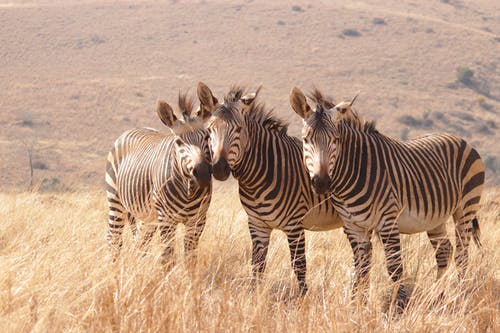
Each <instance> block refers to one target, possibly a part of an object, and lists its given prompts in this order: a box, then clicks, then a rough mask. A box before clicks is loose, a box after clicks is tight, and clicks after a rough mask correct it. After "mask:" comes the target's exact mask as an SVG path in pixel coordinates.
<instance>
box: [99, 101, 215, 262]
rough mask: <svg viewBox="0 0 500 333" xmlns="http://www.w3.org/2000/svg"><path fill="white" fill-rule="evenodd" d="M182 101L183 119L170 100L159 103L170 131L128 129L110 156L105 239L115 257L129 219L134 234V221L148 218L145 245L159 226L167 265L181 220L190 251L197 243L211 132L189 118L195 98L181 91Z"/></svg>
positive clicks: (205, 203)
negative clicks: (174, 109)
mask: <svg viewBox="0 0 500 333" xmlns="http://www.w3.org/2000/svg"><path fill="white" fill-rule="evenodd" d="M178 104H179V109H180V110H181V111H182V116H183V120H181V119H177V117H176V116H175V114H174V111H173V110H172V107H171V106H170V105H169V104H168V103H167V102H165V101H162V100H159V101H158V102H157V114H158V117H159V118H160V120H161V121H162V122H163V124H165V125H166V126H167V127H169V128H170V129H171V131H170V133H160V132H158V131H157V130H154V129H150V128H139V129H132V130H129V131H126V132H124V133H123V134H122V135H121V136H120V137H119V138H118V139H117V140H116V141H115V143H114V145H113V148H112V149H111V151H110V152H109V154H108V158H107V163H106V177H105V184H106V192H107V201H108V206H109V220H108V232H107V240H108V243H109V246H110V248H111V251H112V256H113V258H114V259H115V260H116V258H117V256H118V254H119V252H120V248H121V247H122V231H123V228H124V225H125V220H128V221H129V223H130V224H131V227H132V232H133V233H134V236H135V232H136V227H135V224H136V223H135V221H136V219H138V220H142V221H143V222H144V224H143V225H144V234H143V240H142V245H143V246H144V245H146V244H148V243H149V242H150V239H151V237H152V235H153V234H154V232H155V231H156V229H157V228H159V229H160V238H161V240H162V243H163V246H164V247H165V248H164V250H163V253H162V262H163V263H165V262H166V261H167V259H168V258H169V257H170V256H171V254H172V253H173V244H171V243H172V242H171V241H170V240H171V239H172V238H173V237H174V235H175V228H176V226H177V224H178V223H184V224H185V226H186V236H185V238H184V248H185V251H186V254H188V253H189V252H190V251H191V250H193V249H194V248H196V247H197V244H198V240H199V238H200V235H201V233H202V231H203V228H204V225H205V221H206V214H207V210H208V207H209V204H210V200H211V195H212V183H211V178H212V175H211V174H212V171H211V170H212V168H211V163H210V149H209V147H208V143H207V140H208V132H207V130H206V129H205V128H204V124H203V119H201V118H200V117H197V116H194V117H191V113H192V110H193V99H188V98H187V96H186V94H179V102H178Z"/></svg>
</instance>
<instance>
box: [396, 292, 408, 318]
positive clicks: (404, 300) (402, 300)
mask: <svg viewBox="0 0 500 333" xmlns="http://www.w3.org/2000/svg"><path fill="white" fill-rule="evenodd" d="M408 300H409V299H408V295H407V293H406V291H405V289H404V287H403V285H400V286H399V287H398V294H397V297H396V304H395V312H396V314H402V313H403V312H404V311H405V309H406V307H407V306H408Z"/></svg>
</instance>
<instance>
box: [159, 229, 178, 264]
mask: <svg viewBox="0 0 500 333" xmlns="http://www.w3.org/2000/svg"><path fill="white" fill-rule="evenodd" d="M175 227H176V226H175V225H173V224H170V223H166V222H162V223H161V224H160V226H159V229H160V240H161V243H162V244H163V253H162V256H161V263H162V265H168V267H171V266H172V264H173V255H174V245H175Z"/></svg>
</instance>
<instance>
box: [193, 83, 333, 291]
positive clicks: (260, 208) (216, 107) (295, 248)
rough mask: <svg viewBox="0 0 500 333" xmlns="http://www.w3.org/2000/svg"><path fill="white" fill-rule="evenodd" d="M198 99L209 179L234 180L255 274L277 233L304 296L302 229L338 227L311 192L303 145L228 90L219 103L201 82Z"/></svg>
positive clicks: (237, 91)
mask: <svg viewBox="0 0 500 333" xmlns="http://www.w3.org/2000/svg"><path fill="white" fill-rule="evenodd" d="M198 95H199V98H200V101H201V105H202V106H204V108H205V110H208V112H210V111H211V118H210V120H209V122H208V124H209V125H208V128H209V131H210V147H211V150H212V160H213V172H214V177H215V178H216V179H218V180H225V179H227V178H228V177H229V174H230V173H232V174H233V176H234V177H235V178H236V179H237V180H238V184H239V194H240V200H241V203H242V205H243V207H244V209H245V211H246V213H247V215H248V227H249V230H250V236H251V239H252V267H253V272H254V274H256V275H258V274H260V273H262V272H263V271H264V269H265V265H266V256H267V252H268V247H269V239H270V235H271V231H272V230H273V229H279V230H282V231H283V232H284V233H285V234H286V236H287V238H288V243H289V248H290V254H291V260H292V267H293V268H294V270H295V273H296V275H297V278H298V281H299V286H300V288H301V292H302V293H305V292H306V291H307V284H306V277H305V275H306V256H305V238H304V230H305V229H308V230H330V229H334V228H339V227H341V226H342V221H341V219H340V218H339V216H338V214H336V212H335V210H334V209H333V206H332V204H331V202H329V200H328V199H327V197H326V196H324V195H323V196H321V195H316V194H315V193H314V192H313V191H312V190H311V184H310V181H309V177H308V175H307V171H306V169H305V168H304V166H303V164H302V144H301V142H300V140H299V139H297V138H295V137H292V136H289V135H288V134H287V131H286V124H284V123H283V122H282V121H280V120H278V119H277V118H275V117H273V116H272V114H271V112H269V111H267V110H265V108H264V106H263V105H262V104H258V103H257V102H256V101H255V97H256V93H255V94H250V95H245V96H242V95H243V90H242V89H241V88H233V89H231V91H230V92H229V94H228V95H227V96H226V98H225V101H224V103H223V104H219V103H218V101H217V99H215V98H214V97H213V94H212V92H211V91H210V89H209V88H208V87H207V86H205V85H204V84H202V83H200V84H199V86H198Z"/></svg>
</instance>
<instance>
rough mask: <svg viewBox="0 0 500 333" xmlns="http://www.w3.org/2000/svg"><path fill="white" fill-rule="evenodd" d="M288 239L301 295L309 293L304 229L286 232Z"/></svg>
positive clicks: (299, 228)
mask: <svg viewBox="0 0 500 333" xmlns="http://www.w3.org/2000/svg"><path fill="white" fill-rule="evenodd" d="M286 234H287V238H288V246H289V247H290V255H291V260H292V268H293V270H294V271H295V275H296V276H297V280H298V281H299V288H300V295H301V296H303V295H305V294H306V293H307V283H306V270H307V269H306V252H305V247H306V238H305V234H304V228H302V227H297V228H296V229H293V230H290V231H286Z"/></svg>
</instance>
